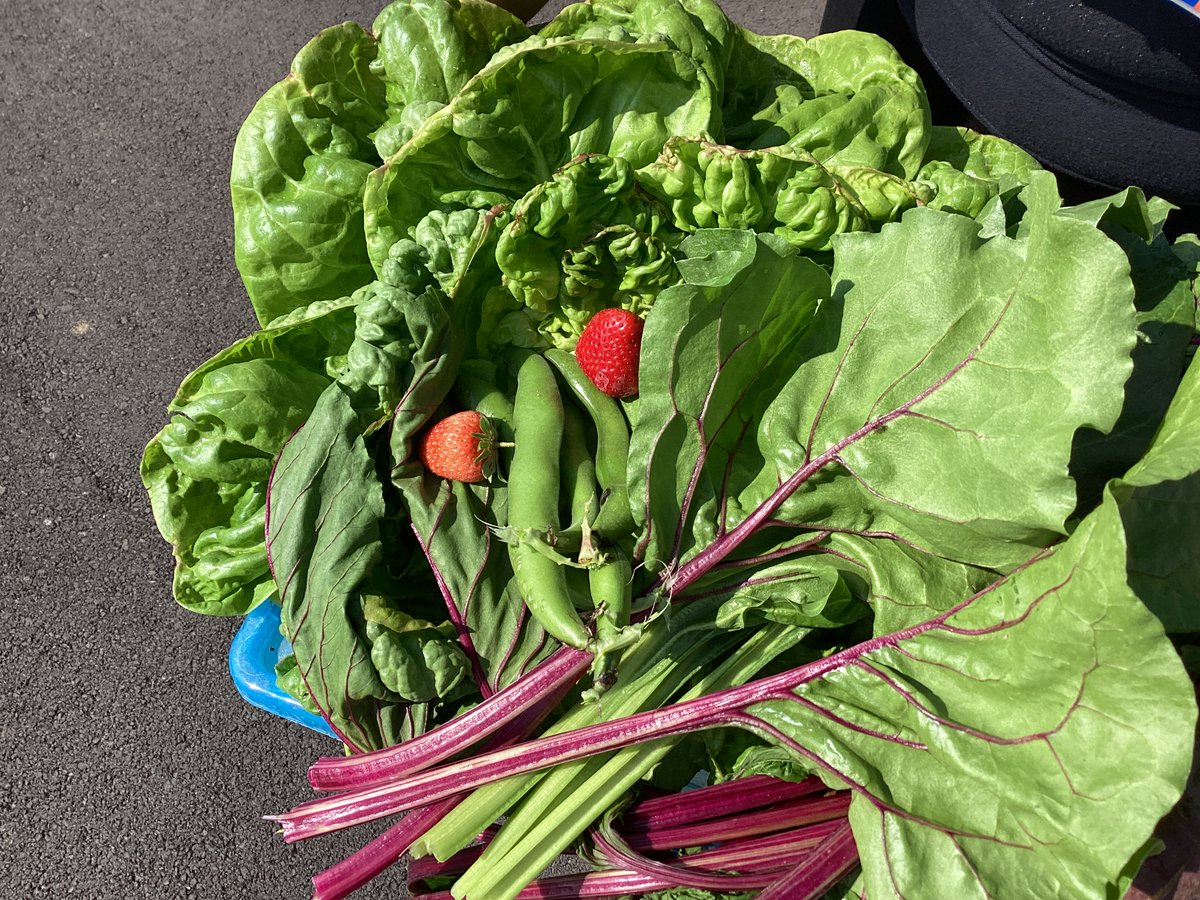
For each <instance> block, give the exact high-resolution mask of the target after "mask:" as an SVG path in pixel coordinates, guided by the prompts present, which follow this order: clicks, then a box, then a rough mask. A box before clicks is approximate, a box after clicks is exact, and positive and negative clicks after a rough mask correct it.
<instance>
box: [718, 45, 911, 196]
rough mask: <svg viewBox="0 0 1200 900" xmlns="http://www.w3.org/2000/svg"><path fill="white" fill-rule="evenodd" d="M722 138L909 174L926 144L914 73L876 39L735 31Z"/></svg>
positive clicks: (752, 146)
mask: <svg viewBox="0 0 1200 900" xmlns="http://www.w3.org/2000/svg"><path fill="white" fill-rule="evenodd" d="M722 118H723V121H724V135H723V138H722V139H723V141H724V142H725V143H727V144H732V145H733V146H735V147H743V148H747V149H761V148H764V147H775V146H779V145H781V144H787V145H789V146H791V147H794V148H796V149H798V150H804V151H806V152H808V153H811V154H812V155H813V156H815V157H816V158H817V159H818V160H820V161H821V162H823V163H831V164H834V165H842V166H864V167H866V168H870V169H876V170H878V171H882V172H886V173H888V174H890V175H895V176H898V177H900V178H905V179H912V178H914V177H915V176H916V174H917V171H918V169H920V167H921V163H922V160H923V159H924V156H925V150H926V147H927V146H928V143H929V140H930V127H931V126H930V120H929V104H928V101H927V99H926V97H925V90H924V88H923V87H922V85H921V79H920V77H919V76H918V75H917V73H916V72H915V71H914V70H913V69H911V68H910V67H909V66H907V65H905V63H904V61H903V60H902V59H901V58H900V55H899V54H898V53H897V52H896V50H895V49H894V48H893V47H892V46H891V44H889V43H888V42H887V41H885V40H884V39H883V38H881V37H878V36H877V35H873V34H868V33H865V32H859V31H835V32H831V33H829V34H822V35H818V36H816V37H814V38H809V39H805V38H801V37H796V36H794V35H760V34H755V33H753V32H751V31H747V30H745V29H739V31H738V37H737V40H735V41H734V42H733V52H732V54H731V56H730V60H729V67H728V69H727V71H726V79H725V93H724V99H723V101H722Z"/></svg>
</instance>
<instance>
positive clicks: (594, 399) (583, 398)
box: [546, 349, 634, 541]
mask: <svg viewBox="0 0 1200 900" xmlns="http://www.w3.org/2000/svg"><path fill="white" fill-rule="evenodd" d="M546 359H548V360H549V361H550V362H551V363H552V364H553V365H554V368H555V369H557V370H558V372H559V374H560V375H561V376H562V378H563V381H564V382H565V383H566V385H567V387H568V388H569V389H570V391H571V393H572V394H574V395H575V398H576V399H577V400H578V401H579V402H580V404H582V406H583V408H584V409H586V410H587V411H588V414H589V415H591V417H592V422H593V423H594V424H595V426H596V457H595V459H596V481H597V482H598V483H599V485H600V488H601V490H602V491H604V499H603V501H602V502H601V504H600V512H599V513H597V515H596V518H595V520H594V521H593V522H592V530H593V531H595V532H597V533H598V534H599V535H600V536H601V537H602V538H604V539H605V540H607V541H616V540H618V539H619V538H622V537H624V536H626V535H628V534H630V533H632V531H633V529H634V521H633V512H632V511H631V510H630V508H629V489H628V487H627V486H626V478H627V476H626V471H625V470H626V467H627V465H628V462H629V424H628V423H627V422H626V421H625V414H624V413H623V412H622V411H621V406H620V404H618V403H617V401H616V400H614V399H613V398H612V397H609V396H608V395H607V394H604V393H602V392H601V391H600V389H599V388H598V387H596V386H595V385H594V384H592V382H591V379H589V378H588V377H587V376H586V375H585V374H583V370H582V369H581V368H579V363H577V362H576V361H575V357H574V356H572V355H571V354H570V353H567V352H566V351H565V350H557V349H554V350H547V351H546ZM571 537H573V535H570V534H565V535H564V538H565V539H566V540H570V539H571Z"/></svg>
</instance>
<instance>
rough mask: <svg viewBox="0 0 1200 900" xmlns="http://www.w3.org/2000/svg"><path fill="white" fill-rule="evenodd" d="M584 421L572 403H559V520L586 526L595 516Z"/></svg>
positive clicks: (593, 482) (593, 481) (593, 471)
mask: <svg viewBox="0 0 1200 900" xmlns="http://www.w3.org/2000/svg"><path fill="white" fill-rule="evenodd" d="M587 432H588V429H587V422H585V421H584V418H583V413H581V412H580V411H579V409H578V407H576V406H575V404H573V403H564V404H563V443H562V501H561V502H562V503H563V505H564V507H565V508H564V510H563V511H564V512H565V514H566V515H565V516H564V517H563V521H566V522H570V523H571V525H572V526H580V527H582V525H583V523H585V522H586V523H587V524H588V525H589V526H590V524H591V520H592V519H593V518H594V517H595V515H596V509H597V503H596V489H597V485H596V464H595V463H594V462H593V461H592V454H591V450H590V449H589V447H588V433H587Z"/></svg>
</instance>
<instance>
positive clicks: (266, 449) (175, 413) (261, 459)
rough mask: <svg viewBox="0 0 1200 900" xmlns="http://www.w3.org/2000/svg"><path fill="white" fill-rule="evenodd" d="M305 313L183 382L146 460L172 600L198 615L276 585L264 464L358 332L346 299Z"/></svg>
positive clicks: (233, 607)
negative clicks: (266, 537)
mask: <svg viewBox="0 0 1200 900" xmlns="http://www.w3.org/2000/svg"><path fill="white" fill-rule="evenodd" d="M302 312H304V313H306V314H305V315H301V314H299V313H297V314H294V315H292V316H291V317H289V318H288V319H284V320H281V321H280V323H279V324H277V325H274V326H272V327H270V328H266V329H263V330H261V331H259V332H256V333H255V334H253V335H251V336H250V337H247V338H244V339H243V340H241V341H238V342H237V343H235V344H233V345H232V346H230V347H228V348H227V349H225V350H223V351H221V352H220V353H218V354H216V355H215V356H214V357H213V358H212V359H210V360H208V361H207V362H205V363H204V364H203V365H201V366H199V367H198V368H197V369H196V371H194V372H193V373H192V374H190V375H189V376H188V377H187V378H186V379H184V381H183V383H182V384H181V385H180V387H179V390H178V391H177V393H176V396H175V398H174V399H173V400H172V401H171V403H170V405H169V406H168V408H167V411H168V415H169V416H170V419H169V421H168V423H167V424H166V425H165V426H164V427H163V429H162V430H161V431H160V432H159V433H158V434H157V435H155V437H154V438H153V439H152V440H151V441H150V442H149V444H148V445H147V447H146V450H145V452H144V454H143V457H142V465H141V477H142V483H143V484H144V485H145V487H146V490H147V492H148V493H149V496H150V504H151V508H152V510H153V512H154V518H155V522H156V523H157V525H158V528H159V531H160V532H161V534H162V536H163V538H164V539H166V540H167V542H168V543H170V544H171V547H172V550H173V552H174V555H175V573H174V577H173V591H174V595H175V599H176V600H177V601H178V602H179V603H180V604H181V605H183V606H185V607H187V608H188V609H191V610H193V611H195V612H200V613H205V614H208V615H242V614H243V613H245V612H247V611H249V610H250V609H251V608H253V607H254V606H256V605H257V604H258V603H259V602H261V601H262V600H263V599H264V598H265V597H267V596H268V595H269V594H270V593H271V590H272V589H273V583H272V581H271V578H270V572H269V571H268V569H267V559H266V550H265V548H264V545H263V515H264V494H265V489H266V482H267V478H268V476H269V475H270V471H271V465H272V463H273V461H274V459H275V455H276V454H277V453H278V452H279V449H280V447H282V446H283V444H284V442H285V441H286V440H287V439H288V437H289V436H290V435H291V434H292V432H293V431H295V430H296V429H297V428H298V427H300V425H301V424H303V422H304V421H305V419H306V418H307V417H308V414H309V413H310V412H311V410H312V408H313V405H314V404H315V403H316V401H317V398H318V397H319V396H320V394H321V392H322V391H323V390H324V389H325V387H326V386H327V385H328V384H329V383H330V381H331V380H332V379H333V378H334V377H335V376H336V374H337V368H336V367H337V366H339V365H340V359H341V358H342V357H344V354H345V353H346V350H347V348H348V347H349V346H350V343H351V341H352V339H353V334H354V331H353V328H354V310H353V304H352V301H351V300H350V298H345V299H343V300H341V301H339V302H336V303H325V304H317V305H315V306H314V307H311V308H309V309H306V310H304V311H302ZM331 367H332V368H333V371H330V369H331Z"/></svg>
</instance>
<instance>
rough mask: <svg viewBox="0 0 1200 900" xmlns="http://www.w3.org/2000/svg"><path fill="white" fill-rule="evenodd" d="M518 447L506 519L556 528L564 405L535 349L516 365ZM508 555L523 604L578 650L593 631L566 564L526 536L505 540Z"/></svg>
mask: <svg viewBox="0 0 1200 900" xmlns="http://www.w3.org/2000/svg"><path fill="white" fill-rule="evenodd" d="M513 431H514V440H515V443H516V447H515V448H514V450H513V459H512V465H511V466H510V467H509V472H508V524H509V528H510V529H511V530H512V531H513V532H514V533H516V534H520V533H522V532H524V531H528V532H530V533H534V534H536V533H539V532H540V533H543V534H550V533H553V532H555V531H557V530H558V496H559V488H560V480H559V456H560V453H561V449H562V434H563V406H562V397H561V396H560V395H559V393H558V383H557V381H556V380H555V377H554V372H553V371H552V370H551V369H550V366H549V365H547V364H546V361H545V359H543V358H542V357H541V356H539V355H538V354H536V353H532V354H530V355H529V356H527V357H526V358H525V359H524V361H523V362H522V363H521V366H520V368H519V369H518V370H517V396H516V401H515V402H514V404H513ZM509 558H510V559H511V560H512V566H513V573H514V574H515V575H516V578H517V586H518V587H519V589H520V591H521V597H522V599H523V600H524V601H525V606H526V607H527V608H528V609H529V613H530V615H532V616H533V617H534V618H535V619H536V620H537V621H538V623H539V624H540V625H541V626H542V627H543V628H544V629H546V631H547V632H548V633H549V634H550V635H551V636H552V637H554V638H556V639H558V640H559V641H561V642H562V643H564V644H567V645H568V646H571V647H576V648H578V649H580V650H584V649H587V647H588V643H589V641H590V638H591V636H590V635H589V633H588V630H587V626H585V625H584V623H583V619H581V618H580V616H579V613H578V612H576V610H575V606H574V604H573V603H572V602H571V595H570V592H569V591H568V590H567V580H566V575H565V572H564V569H563V567H562V566H561V565H559V564H558V563H557V562H556V561H555V560H554V559H553V558H552V556H551V555H549V554H546V553H540V552H538V550H537V549H536V548H535V547H534V546H533V544H532V543H531V541H529V540H521V539H518V540H514V541H511V542H510V543H509Z"/></svg>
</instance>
